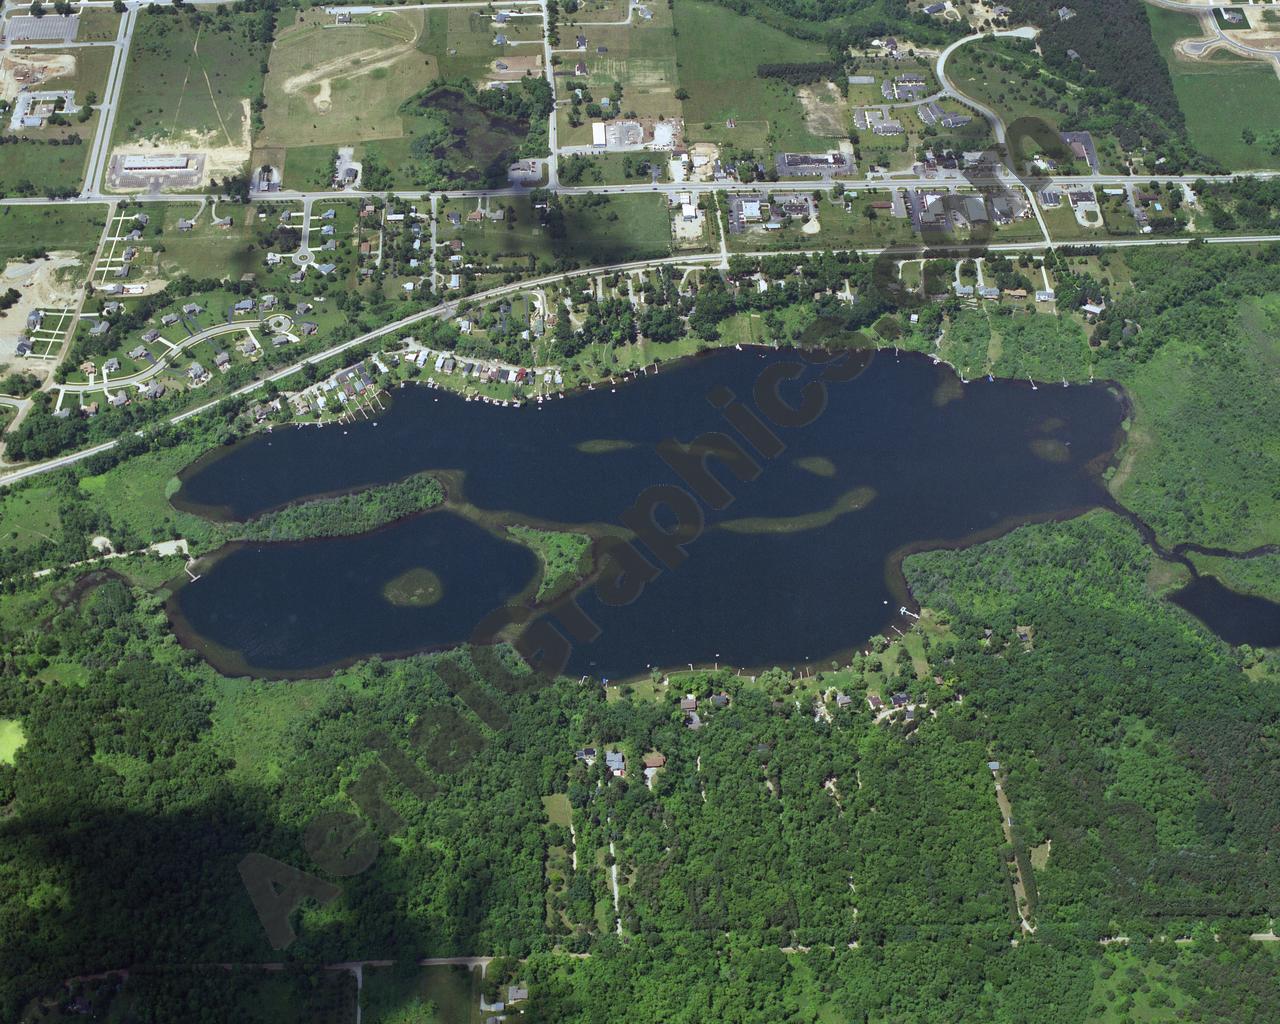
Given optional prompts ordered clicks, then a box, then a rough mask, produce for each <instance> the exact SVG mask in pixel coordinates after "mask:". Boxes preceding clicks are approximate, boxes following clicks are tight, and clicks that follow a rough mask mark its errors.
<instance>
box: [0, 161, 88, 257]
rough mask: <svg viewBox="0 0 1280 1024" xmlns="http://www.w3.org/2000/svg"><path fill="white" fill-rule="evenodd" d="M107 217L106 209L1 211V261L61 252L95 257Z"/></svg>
mask: <svg viewBox="0 0 1280 1024" xmlns="http://www.w3.org/2000/svg"><path fill="white" fill-rule="evenodd" d="M6 159H7V157H6ZM106 216H107V208H106V206H105V205H104V206H98V205H92V206H90V205H84V206H4V207H0V260H5V259H12V258H14V257H15V256H23V255H26V254H28V253H32V252H36V251H46V252H54V251H56V250H59V249H66V250H71V251H73V252H79V253H85V254H88V253H91V252H93V251H94V249H96V248H97V245H98V238H99V236H100V235H101V234H102V229H103V227H104V226H105V225H106Z"/></svg>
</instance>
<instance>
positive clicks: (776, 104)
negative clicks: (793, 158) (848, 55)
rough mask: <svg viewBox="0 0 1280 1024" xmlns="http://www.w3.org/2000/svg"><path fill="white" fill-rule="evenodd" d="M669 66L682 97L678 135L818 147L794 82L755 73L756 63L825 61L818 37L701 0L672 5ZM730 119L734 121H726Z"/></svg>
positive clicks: (749, 144)
mask: <svg viewBox="0 0 1280 1024" xmlns="http://www.w3.org/2000/svg"><path fill="white" fill-rule="evenodd" d="M675 27H676V32H677V35H676V67H677V69H678V74H679V78H680V85H681V87H682V88H684V89H685V90H687V92H688V93H689V98H688V99H687V100H685V101H684V114H685V137H686V139H689V140H690V141H699V140H708V141H713V142H719V143H721V144H726V143H728V144H732V145H735V146H737V147H740V148H742V149H760V150H764V149H770V150H778V149H793V150H800V151H822V150H825V149H826V148H828V146H829V145H830V142H829V140H827V139H824V138H819V137H817V136H814V135H812V134H811V133H810V132H809V130H808V128H807V127H806V126H805V118H804V108H803V106H802V105H801V103H800V100H799V99H798V98H797V97H796V93H795V89H794V88H793V87H791V86H790V85H787V84H785V83H783V82H781V81H778V80H766V79H763V78H759V77H758V76H757V75H756V68H757V67H758V66H759V65H760V64H762V63H787V62H806V61H826V60H828V59H829V56H830V55H829V54H828V52H827V49H826V47H824V46H822V45H821V44H819V43H814V42H806V41H804V40H801V39H795V38H792V37H791V36H789V35H786V34H785V33H783V32H780V31H779V30H777V29H775V28H770V27H769V26H768V25H765V24H764V23H763V22H759V21H756V20H755V19H754V18H751V17H747V16H746V15H741V14H735V13H733V12H732V11H730V10H728V9H726V8H724V7H721V6H719V5H717V4H713V3H707V2H705V0H681V2H680V4H679V5H678V6H677V7H676V17H675ZM729 120H733V121H735V122H736V124H737V127H736V128H729V127H727V126H726V122H728V121H729Z"/></svg>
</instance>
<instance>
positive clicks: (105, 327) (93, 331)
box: [89, 320, 111, 338]
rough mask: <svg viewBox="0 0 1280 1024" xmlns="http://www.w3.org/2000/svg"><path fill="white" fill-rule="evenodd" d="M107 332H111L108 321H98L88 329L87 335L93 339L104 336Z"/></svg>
mask: <svg viewBox="0 0 1280 1024" xmlns="http://www.w3.org/2000/svg"><path fill="white" fill-rule="evenodd" d="M109 330H111V323H110V321H107V320H99V321H98V322H97V323H95V324H94V325H93V326H92V327H90V328H89V334H90V335H91V336H93V337H95V338H100V337H102V336H103V335H104V334H106V333H107V331H109Z"/></svg>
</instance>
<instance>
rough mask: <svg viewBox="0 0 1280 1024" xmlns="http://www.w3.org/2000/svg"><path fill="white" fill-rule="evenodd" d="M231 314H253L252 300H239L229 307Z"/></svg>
mask: <svg viewBox="0 0 1280 1024" xmlns="http://www.w3.org/2000/svg"><path fill="white" fill-rule="evenodd" d="M231 312H233V313H252V312H253V299H241V300H240V301H239V302H237V303H236V304H235V305H234V306H232V307H231ZM143 340H149V339H143Z"/></svg>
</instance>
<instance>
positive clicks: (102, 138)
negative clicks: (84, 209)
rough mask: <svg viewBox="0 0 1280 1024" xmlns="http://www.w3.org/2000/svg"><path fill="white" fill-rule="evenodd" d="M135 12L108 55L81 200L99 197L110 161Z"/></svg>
mask: <svg viewBox="0 0 1280 1024" xmlns="http://www.w3.org/2000/svg"><path fill="white" fill-rule="evenodd" d="M137 20H138V10H137V8H136V7H130V8H129V9H128V10H127V11H126V12H125V13H124V14H123V15H122V16H121V18H120V29H119V31H118V32H117V34H116V41H115V49H114V51H113V52H112V54H111V68H110V70H109V71H108V72H107V87H106V90H105V92H104V93H103V96H102V102H101V103H99V104H98V130H97V132H96V133H95V134H94V136H93V147H92V148H91V149H90V151H89V163H88V165H87V166H86V168H85V176H84V188H83V189H82V191H81V195H82V196H83V197H98V196H101V195H102V182H103V178H104V176H105V175H106V171H107V164H108V163H109V162H110V159H111V136H112V134H113V133H114V131H115V125H116V114H117V112H118V111H119V109H120V91H121V87H122V86H123V84H124V72H125V65H126V64H127V63H128V58H129V47H130V45H131V44H132V42H133V29H134V26H135V25H136V24H137Z"/></svg>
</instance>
